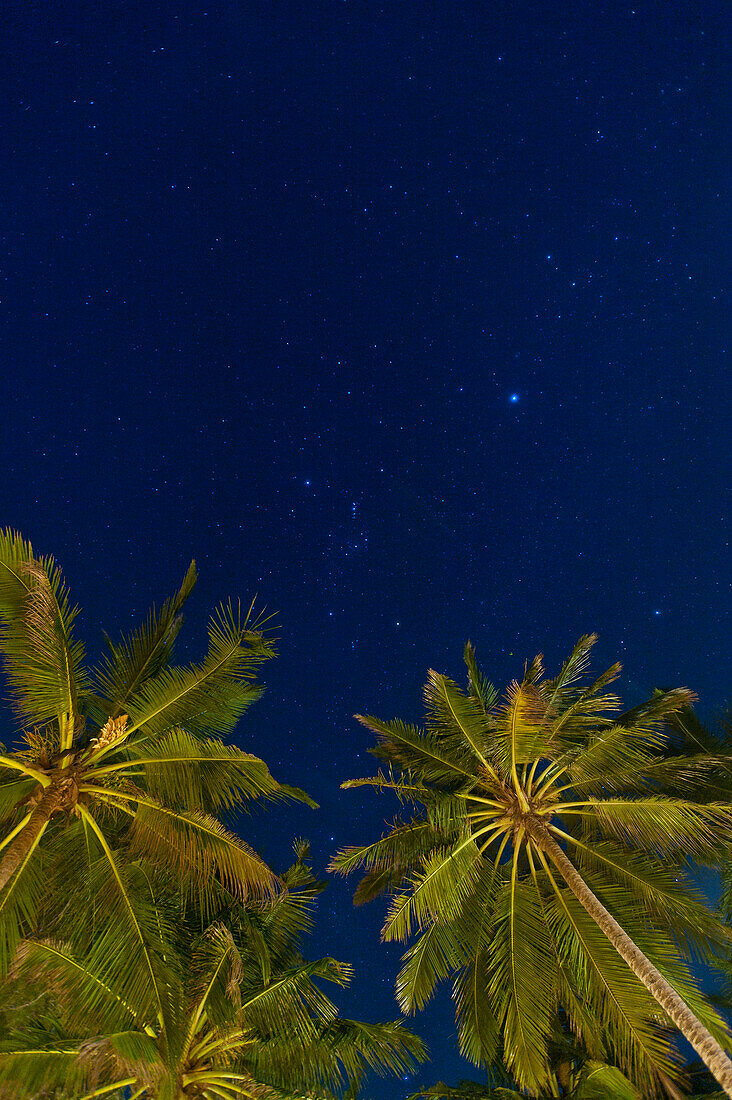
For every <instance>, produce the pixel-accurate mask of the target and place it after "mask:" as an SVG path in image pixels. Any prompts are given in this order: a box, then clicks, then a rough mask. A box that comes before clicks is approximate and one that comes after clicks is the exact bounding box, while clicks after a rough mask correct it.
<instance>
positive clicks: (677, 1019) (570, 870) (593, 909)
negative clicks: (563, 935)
mask: <svg viewBox="0 0 732 1100" xmlns="http://www.w3.org/2000/svg"><path fill="white" fill-rule="evenodd" d="M529 830H530V833H531V836H532V839H534V840H535V841H536V843H537V844H538V845H539V847H540V848H541V849H542V851H543V852H544V853H545V854H546V855H548V856H549V858H550V859H551V861H552V863H553V864H554V866H555V867H556V868H557V870H558V871H559V873H560V874H561V876H562V878H563V879H564V881H565V882H566V884H567V886H568V887H569V888H570V890H571V891H572V893H573V894H574V896H575V897H576V898H577V901H578V902H579V903H580V905H581V906H582V907H583V909H586V911H587V912H588V913H589V914H590V916H591V917H592V919H593V920H594V921H595V923H596V924H597V925H598V927H599V928H600V929H601V930H602V931H603V932H604V933H605V935H606V936H607V938H608V939H609V940H610V943H611V944H612V945H613V947H614V948H615V950H616V951H617V952H618V954H619V955H620V956H621V958H623V959H624V960H625V962H626V963H627V964H628V966H629V967H630V969H631V970H632V971H633V973H634V974H635V976H636V977H637V978H638V979H639V980H640V981H641V982H643V985H644V986H645V987H646V989H647V990H648V991H649V993H650V994H651V996H653V997H655V999H656V1000H657V1001H658V1003H659V1004H660V1005H661V1007H662V1008H663V1010H664V1012H666V1014H667V1015H668V1016H670V1018H671V1019H672V1020H673V1022H674V1023H675V1024H676V1026H677V1028H678V1029H679V1031H680V1032H681V1034H682V1035H683V1036H684V1038H685V1039H687V1040H688V1042H690V1043H691V1045H692V1046H693V1048H694V1050H695V1051H696V1052H697V1054H698V1055H699V1057H700V1058H701V1059H702V1061H703V1062H704V1064H705V1065H706V1067H707V1068H708V1069H709V1071H710V1073H712V1074H713V1075H714V1077H715V1078H716V1079H717V1081H718V1082H719V1084H720V1085H721V1086H722V1088H723V1089H724V1091H725V1092H726V1093H727V1095H728V1096H730V1097H732V1061H730V1059H729V1058H728V1057H727V1055H726V1054H725V1052H724V1051H723V1050H722V1048H721V1046H720V1045H719V1043H718V1042H717V1040H716V1039H715V1038H714V1037H713V1036H712V1035H710V1033H709V1032H708V1031H707V1029H706V1028H705V1027H704V1024H703V1023H702V1022H701V1020H698V1019H697V1018H696V1016H695V1015H694V1013H693V1012H692V1011H691V1009H690V1008H689V1006H688V1005H687V1004H686V1002H685V1001H683V1000H682V999H681V997H680V996H679V995H678V993H677V992H676V990H675V989H674V988H673V986H671V985H670V984H669V983H668V982H667V981H666V979H665V978H664V976H663V975H662V974H660V973H659V971H658V970H656V968H655V966H654V965H653V963H652V962H651V961H650V959H647V958H646V956H645V955H644V954H643V952H642V951H641V950H640V948H639V947H637V946H636V944H635V943H634V942H633V940H631V938H630V936H629V935H628V934H627V933H626V932H624V931H623V929H622V928H621V927H620V925H619V924H618V922H617V921H616V920H615V918H614V917H612V916H611V915H610V913H608V911H607V909H606V908H605V906H604V905H603V904H602V902H601V901H600V900H599V899H598V898H596V897H595V895H594V894H593V892H592V890H590V888H589V886H588V885H587V883H586V882H585V880H584V879H583V878H582V876H581V875H580V873H579V872H578V871H577V869H576V867H575V866H574V865H573V864H572V863H571V861H570V860H569V859H568V858H567V856H566V855H565V853H564V852H563V851H562V849H561V848H560V847H559V845H558V844H557V842H556V841H555V839H554V837H553V836H551V834H550V833H549V831H548V829H546V827H545V826H544V825H543V823H539V822H536V821H533V822H532V823H531V825H530V827H529Z"/></svg>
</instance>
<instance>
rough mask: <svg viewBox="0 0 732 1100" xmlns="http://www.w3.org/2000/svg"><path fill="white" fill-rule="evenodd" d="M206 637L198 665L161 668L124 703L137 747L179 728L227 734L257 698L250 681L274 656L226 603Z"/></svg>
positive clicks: (215, 616) (259, 693)
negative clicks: (207, 637)
mask: <svg viewBox="0 0 732 1100" xmlns="http://www.w3.org/2000/svg"><path fill="white" fill-rule="evenodd" d="M208 633H209V648H208V653H207V655H206V657H205V658H204V660H203V661H202V662H201V663H200V664H198V665H191V666H190V667H188V668H165V669H163V670H162V671H161V672H159V673H158V675H157V676H154V677H152V678H151V679H149V680H146V681H145V683H143V684H142V685H141V686H140V689H139V691H137V692H136V694H135V695H133V696H130V698H129V699H128V708H127V709H128V711H129V714H130V723H131V724H130V733H131V734H133V733H136V732H137V731H138V730H139V731H140V733H139V735H138V736H137V738H136V741H137V742H138V743H143V741H145V740H147V739H149V738H151V737H156V736H159V735H160V734H162V733H165V732H167V731H168V730H170V729H173V728H176V727H180V726H183V727H184V728H185V729H187V730H188V731H189V732H192V733H197V734H216V735H220V734H223V733H228V732H229V731H230V730H231V729H233V727H234V725H235V724H236V722H237V721H238V719H239V718H240V717H241V715H242V714H243V713H244V711H245V710H246V709H247V707H249V706H250V704H251V703H252V702H254V701H255V699H258V698H259V696H260V695H261V693H262V692H261V688H257V687H255V685H254V684H253V678H254V675H255V673H256V671H257V670H258V668H259V666H260V665H261V664H262V662H263V661H265V660H267V659H268V658H270V657H272V656H273V655H274V649H273V647H272V645H271V643H269V642H267V641H266V640H265V639H264V637H263V636H262V635H261V634H259V633H257V632H255V631H253V630H252V629H251V628H250V626H249V624H248V620H247V619H246V618H244V619H242V616H241V610H240V609H238V608H237V610H234V608H233V607H232V606H231V605H228V606H222V607H221V608H219V610H218V612H217V613H216V614H215V615H214V616H213V618H212V619H211V622H210V624H209V632H208Z"/></svg>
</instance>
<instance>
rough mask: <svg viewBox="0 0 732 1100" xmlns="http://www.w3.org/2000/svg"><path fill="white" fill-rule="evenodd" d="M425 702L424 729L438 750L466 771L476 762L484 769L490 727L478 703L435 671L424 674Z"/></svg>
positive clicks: (431, 670)
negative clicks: (457, 762) (433, 738)
mask: <svg viewBox="0 0 732 1100" xmlns="http://www.w3.org/2000/svg"><path fill="white" fill-rule="evenodd" d="M424 701H425V709H426V712H427V728H428V730H429V731H430V733H431V734H432V735H433V737H435V738H436V739H437V741H438V742H439V744H440V746H441V748H442V749H443V750H447V751H448V752H449V754H450V756H451V757H452V758H454V759H455V760H457V761H459V762H461V763H462V764H463V766H464V767H466V768H471V766H472V767H475V761H476V759H477V761H478V762H479V763H480V764H482V765H483V766H484V767H485V766H487V764H488V761H487V759H486V753H487V752H488V742H489V739H490V733H491V724H490V723H489V722H488V720H487V718H486V713H485V710H484V709H483V706H482V705H481V703H480V702H479V701H477V700H476V699H474V698H472V697H471V696H469V695H468V696H465V695H463V694H462V692H461V691H460V689H459V688H458V686H457V684H455V683H454V682H453V681H452V680H451V679H450V678H449V677H448V676H443V675H441V674H440V673H438V672H435V671H434V669H430V670H429V671H428V673H427V683H426V684H425V686H424Z"/></svg>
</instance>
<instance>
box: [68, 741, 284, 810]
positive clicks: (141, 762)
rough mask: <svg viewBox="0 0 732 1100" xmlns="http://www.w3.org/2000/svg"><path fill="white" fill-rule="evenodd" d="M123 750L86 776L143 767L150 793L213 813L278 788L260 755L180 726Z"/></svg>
mask: <svg viewBox="0 0 732 1100" xmlns="http://www.w3.org/2000/svg"><path fill="white" fill-rule="evenodd" d="M123 751H124V755H125V757H126V759H123V760H120V761H115V762H113V763H107V762H106V761H105V762H104V763H102V764H101V765H100V766H99V767H96V768H94V769H93V771H92V772H91V773H90V776H89V778H90V781H91V782H94V781H95V780H98V779H101V778H102V777H104V776H112V775H116V776H118V777H120V778H124V777H125V776H127V775H130V776H135V775H139V774H140V773H141V772H144V776H145V784H146V787H147V790H148V791H149V792H150V794H151V795H152V796H153V798H155V799H159V800H161V801H164V802H168V803H170V804H171V805H175V806H179V807H181V808H183V809H197V810H205V811H207V812H213V813H215V812H217V811H219V810H224V809H231V808H232V807H234V806H238V805H240V804H241V803H242V802H244V801H246V800H248V799H251V798H262V797H264V798H267V797H274V796H276V795H277V794H279V793H280V786H279V784H278V783H277V782H276V780H274V779H273V778H272V776H271V775H270V773H269V769H268V768H267V765H266V764H265V763H264V761H263V760H260V759H259V758H258V757H256V756H252V755H251V754H250V753H246V752H242V750H241V749H239V748H236V746H234V745H224V744H223V743H222V742H221V741H219V740H217V739H214V738H201V737H195V736H193V735H192V734H190V733H188V731H187V730H184V729H180V728H176V729H172V730H170V731H168V732H167V733H164V734H162V735H161V736H160V737H157V738H155V740H154V741H150V742H148V743H147V744H145V745H144V746H138V745H135V744H134V743H133V744H132V745H130V747H129V749H128V750H123Z"/></svg>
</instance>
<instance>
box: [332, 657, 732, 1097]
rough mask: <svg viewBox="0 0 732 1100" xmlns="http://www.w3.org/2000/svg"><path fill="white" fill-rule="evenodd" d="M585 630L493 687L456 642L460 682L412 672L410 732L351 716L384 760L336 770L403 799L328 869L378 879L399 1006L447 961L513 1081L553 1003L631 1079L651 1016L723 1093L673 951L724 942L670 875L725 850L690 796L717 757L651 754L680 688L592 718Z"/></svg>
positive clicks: (606, 677)
mask: <svg viewBox="0 0 732 1100" xmlns="http://www.w3.org/2000/svg"><path fill="white" fill-rule="evenodd" d="M595 641H596V637H595V636H594V635H589V636H586V637H583V638H581V639H580V641H579V642H578V644H577V645H576V646H575V648H574V650H573V652H572V654H571V655H570V657H569V658H568V660H567V661H566V662H565V664H564V666H563V668H562V670H561V672H560V673H559V675H558V676H556V677H554V678H553V679H546V678H545V677H544V673H543V668H542V661H541V658H540V657H537V658H536V659H535V660H534V661H533V662H532V663H531V664H530V665H529V666H528V667H527V668H526V669H525V672H524V676H523V679H522V681H521V682H520V683H518V682H516V681H514V682H513V683H511V684H510V685H509V687H508V689H507V691H506V693H505V695H504V697H503V698H502V699H500V700H499V699H498V697H497V694H496V692H495V690H494V689H493V687H492V686H491V685H490V684H489V683H488V682H487V680H486V679H485V677H484V676H483V674H482V673H481V671H480V669H479V668H478V666H477V663H476V660H475V655H474V652H473V649H472V647H471V646H470V644H468V646H467V647H466V650H465V660H466V664H467V667H468V688H467V692H466V693H463V692H462V691H461V690H460V689H459V688H458V687H457V685H456V684H455V683H454V682H453V681H452V680H450V679H448V678H447V677H446V676H443V675H439V674H437V673H435V672H430V673H429V679H428V682H427V684H426V686H425V702H426V707H427V724H426V728H425V729H418V728H416V727H414V726H409V725H406V724H405V723H403V722H400V721H393V722H382V721H380V720H379V719H377V718H373V717H361V716H358V717H359V720H360V721H361V722H362V723H363V724H364V725H366V726H367V727H369V728H370V729H372V730H373V731H374V732H375V733H376V736H377V739H378V746H377V748H376V749H375V750H374V752H375V753H376V755H377V756H379V757H380V758H381V759H382V760H384V761H385V762H386V763H387V764H388V771H387V772H383V771H382V772H380V773H379V774H378V775H377V776H375V777H373V778H369V779H360V780H352V781H350V782H348V783H346V784H344V786H351V787H353V786H362V785H367V786H371V787H376V788H379V789H388V790H391V791H394V792H396V794H397V796H398V797H399V799H400V800H401V801H402V803H403V804H405V805H406V806H408V807H410V809H411V812H410V813H409V815H408V816H407V817H406V818H405V819H399V818H398V819H397V820H396V821H395V822H394V824H393V826H392V827H391V828H390V829H389V831H388V832H387V833H386V834H385V835H384V836H383V837H382V838H381V839H380V840H376V841H375V842H373V843H371V844H369V845H367V846H365V847H350V848H346V849H344V850H342V851H341V852H340V853H339V854H338V855H337V856H336V858H335V859H334V861H333V865H332V866H333V869H334V870H336V871H339V872H341V873H347V872H349V871H352V870H354V869H355V868H359V867H360V868H364V869H365V871H366V875H365V877H364V879H363V880H362V882H361V884H360V886H359V888H358V890H357V894H356V901H365V900H368V899H369V898H371V897H373V896H375V895H376V894H378V893H380V892H381V891H383V890H389V891H391V893H392V895H393V896H392V901H391V905H390V908H389V912H388V916H387V918H386V923H385V925H384V930H383V937H384V939H386V940H402V941H404V940H408V939H410V938H411V937H414V938H415V942H414V943H413V945H412V946H411V947H410V949H409V950H408V951H407V953H406V955H405V956H404V958H403V966H402V969H401V971H400V973H399V976H398V978H397V996H398V999H399V1002H400V1004H401V1006H402V1009H403V1011H405V1012H414V1011H416V1010H417V1009H420V1008H422V1007H423V1005H424V1004H425V1003H426V1001H427V1000H428V999H429V998H430V997H431V996H432V994H433V992H434V989H435V987H436V985H437V983H438V982H439V981H440V980H442V979H445V978H447V977H448V976H451V975H452V976H454V992H453V995H454V999H455V1002H456V1014H457V1024H458V1035H459V1042H460V1048H461V1051H462V1053H463V1054H464V1055H465V1056H466V1057H468V1058H470V1059H471V1060H472V1061H474V1062H475V1063H477V1064H481V1063H482V1064H485V1065H490V1064H491V1062H492V1061H493V1058H494V1055H495V1051H496V1048H497V1044H498V1039H499V1036H500V1035H502V1038H503V1045H504V1054H505V1059H506V1063H507V1065H508V1067H509V1069H510V1070H511V1072H512V1073H513V1075H514V1076H515V1078H516V1080H517V1081H518V1083H519V1086H520V1087H521V1088H523V1089H527V1090H529V1091H531V1092H532V1094H534V1095H536V1094H538V1093H540V1092H541V1091H542V1090H543V1089H546V1088H547V1087H548V1086H549V1083H550V1076H551V1075H550V1068H549V1061H548V1056H547V1044H548V1041H549V1037H550V1034H551V1028H552V1022H553V1020H554V1017H555V1013H556V1011H557V1009H558V1008H559V1007H561V1008H562V1009H563V1010H564V1011H565V1012H566V1015H567V1018H568V1019H569V1021H570V1024H571V1027H572V1030H573V1032H574V1033H575V1035H576V1036H577V1037H578V1040H579V1041H580V1042H581V1043H583V1045H585V1046H587V1047H590V1046H591V1042H590V1040H591V1036H592V1034H593V1033H594V1032H596V1031H597V1030H598V1029H599V1030H601V1032H603V1033H604V1034H605V1035H606V1036H607V1037H608V1040H609V1045H610V1048H611V1049H612V1050H613V1052H614V1056H615V1057H616V1058H617V1064H618V1065H619V1066H620V1067H621V1068H622V1069H623V1071H624V1072H625V1073H627V1074H628V1075H629V1076H630V1078H631V1079H632V1080H633V1081H634V1082H637V1083H639V1084H640V1085H641V1086H642V1087H643V1088H644V1089H645V1094H646V1095H649V1094H653V1093H654V1092H655V1091H656V1090H657V1088H658V1087H659V1082H660V1081H662V1080H664V1079H674V1078H675V1077H676V1076H677V1072H676V1062H677V1057H675V1055H674V1047H673V1044H672V1040H671V1038H670V1036H668V1035H664V1033H663V1032H662V1031H661V1030H660V1029H659V1027H658V1026H657V1025H658V1023H659V1022H664V1021H666V1020H667V1018H670V1019H671V1020H672V1021H673V1022H674V1024H676V1026H677V1027H678V1028H679V1030H680V1031H681V1032H682V1033H683V1034H684V1036H685V1037H686V1038H687V1039H688V1040H689V1042H690V1043H691V1044H692V1046H693V1047H694V1048H695V1050H696V1051H697V1052H698V1054H699V1055H700V1057H702V1058H703V1060H704V1061H705V1063H706V1065H707V1066H708V1067H709V1068H710V1070H711V1071H712V1073H713V1074H714V1076H715V1077H716V1079H717V1080H718V1081H719V1082H720V1084H721V1085H722V1086H723V1088H724V1089H725V1091H726V1092H727V1094H728V1095H730V1096H732V1062H730V1060H729V1058H728V1057H727V1055H726V1054H725V1052H724V1050H723V1049H722V1046H721V1045H720V1044H721V1042H727V1041H728V1040H729V1032H728V1030H727V1027H726V1025H725V1024H724V1023H723V1021H722V1020H721V1018H720V1017H719V1016H718V1015H717V1013H716V1012H715V1011H714V1010H713V1009H712V1008H711V1006H710V1005H709V1004H708V1002H707V1001H706V1000H705V998H704V997H703V996H702V995H701V993H700V992H699V989H698V985H697V983H696V981H695V980H694V978H693V976H692V974H691V972H690V969H689V965H688V962H687V955H688V954H689V952H691V953H693V954H695V955H696V956H697V957H700V958H703V959H706V960H710V959H711V958H713V957H714V955H715V952H716V951H717V949H718V948H719V945H720V944H721V943H723V942H728V940H729V936H728V933H727V932H726V930H725V929H724V928H723V926H722V925H721V923H720V922H719V921H718V920H717V919H716V918H715V917H713V915H712V914H711V913H710V912H709V911H708V909H707V907H706V906H705V905H704V903H703V899H702V898H701V897H700V896H699V895H698V894H697V893H696V892H695V891H694V889H693V888H692V887H691V886H690V884H689V883H688V881H687V877H686V869H687V867H688V866H689V864H690V863H691V862H692V861H693V862H697V863H708V864H715V863H717V862H718V861H719V859H720V856H721V853H722V850H723V849H726V848H727V847H728V844H729V838H730V826H731V825H732V809H731V808H730V806H729V804H728V802H724V803H722V802H713V801H711V799H710V798H709V796H708V794H707V795H706V796H705V794H704V791H705V782H706V781H708V780H709V779H710V777H713V776H714V775H715V774H717V773H719V772H720V771H721V770H723V769H724V768H725V767H728V764H727V761H726V760H724V759H721V758H715V757H713V756H711V755H710V754H709V753H708V752H706V751H703V752H699V753H691V754H689V753H686V754H683V753H677V754H676V755H675V756H673V757H672V758H669V757H666V756H664V755H663V753H664V747H665V746H666V744H667V742H668V739H669V736H670V735H669V734H668V730H667V720H668V719H669V718H670V717H671V716H673V715H674V714H677V713H678V712H679V711H681V710H684V709H685V708H688V707H689V705H690V703H691V701H692V699H693V696H692V694H691V693H690V692H689V691H687V690H686V689H683V688H680V689H676V690H674V691H664V692H656V694H655V695H654V696H653V697H652V698H651V699H649V700H648V701H647V702H645V703H642V704H641V705H640V706H638V707H635V708H634V709H633V710H630V711H627V712H626V713H624V714H622V715H620V716H615V717H611V715H612V713H613V712H614V711H617V710H618V709H619V700H618V699H617V697H616V696H615V695H614V694H611V693H609V692H608V690H607V688H608V686H609V684H610V683H611V682H612V681H613V680H614V679H615V678H616V677H617V675H618V672H619V667H620V666H619V665H613V667H612V668H610V669H608V670H607V672H605V673H603V675H601V676H600V677H599V678H598V679H596V680H595V681H594V682H592V683H590V684H586V683H583V682H582V681H583V678H584V674H585V672H586V669H587V666H588V662H589V655H590V651H591V648H592V646H593V644H594V642H595ZM626 964H627V965H626ZM628 967H629V968H630V972H629V970H628Z"/></svg>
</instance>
